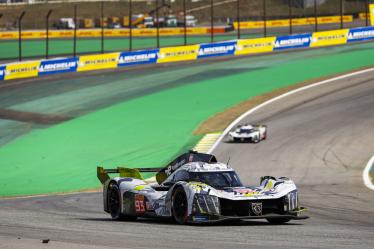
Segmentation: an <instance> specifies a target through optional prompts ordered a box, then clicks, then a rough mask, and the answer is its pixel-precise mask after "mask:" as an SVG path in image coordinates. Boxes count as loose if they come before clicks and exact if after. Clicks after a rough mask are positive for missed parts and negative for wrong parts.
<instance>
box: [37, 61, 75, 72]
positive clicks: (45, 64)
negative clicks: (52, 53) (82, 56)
mask: <svg viewBox="0 0 374 249" xmlns="http://www.w3.org/2000/svg"><path fill="white" fill-rule="evenodd" d="M77 66H78V58H67V59H53V60H45V61H41V62H40V66H39V75H45V74H55V73H67V72H75V71H77Z"/></svg>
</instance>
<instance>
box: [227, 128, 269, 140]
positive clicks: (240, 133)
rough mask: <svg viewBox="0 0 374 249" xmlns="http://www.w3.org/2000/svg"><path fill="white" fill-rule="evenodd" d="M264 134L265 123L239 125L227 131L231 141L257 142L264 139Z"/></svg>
mask: <svg viewBox="0 0 374 249" xmlns="http://www.w3.org/2000/svg"><path fill="white" fill-rule="evenodd" d="M266 136H267V126H266V125H250V124H246V125H239V126H238V127H237V128H236V129H235V130H234V131H231V132H229V137H230V140H231V141H233V142H237V141H241V142H251V143H258V142H260V141H261V140H265V139H266Z"/></svg>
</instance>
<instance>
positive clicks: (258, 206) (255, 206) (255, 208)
mask: <svg viewBox="0 0 374 249" xmlns="http://www.w3.org/2000/svg"><path fill="white" fill-rule="evenodd" d="M252 212H253V214H254V215H258V216H259V215H261V214H262V203H261V202H255V203H252Z"/></svg>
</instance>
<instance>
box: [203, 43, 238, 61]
mask: <svg viewBox="0 0 374 249" xmlns="http://www.w3.org/2000/svg"><path fill="white" fill-rule="evenodd" d="M236 43H237V42H236V41H228V42H217V43H205V44H200V48H199V52H198V55H197V58H206V57H212V56H222V55H233V54H234V53H235V47H236Z"/></svg>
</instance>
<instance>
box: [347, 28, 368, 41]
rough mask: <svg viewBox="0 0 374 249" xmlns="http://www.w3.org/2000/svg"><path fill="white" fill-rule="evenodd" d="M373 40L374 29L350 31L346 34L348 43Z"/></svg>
mask: <svg viewBox="0 0 374 249" xmlns="http://www.w3.org/2000/svg"><path fill="white" fill-rule="evenodd" d="M368 39H374V28H360V29H351V30H350V31H349V33H348V42H352V41H362V40H368Z"/></svg>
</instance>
